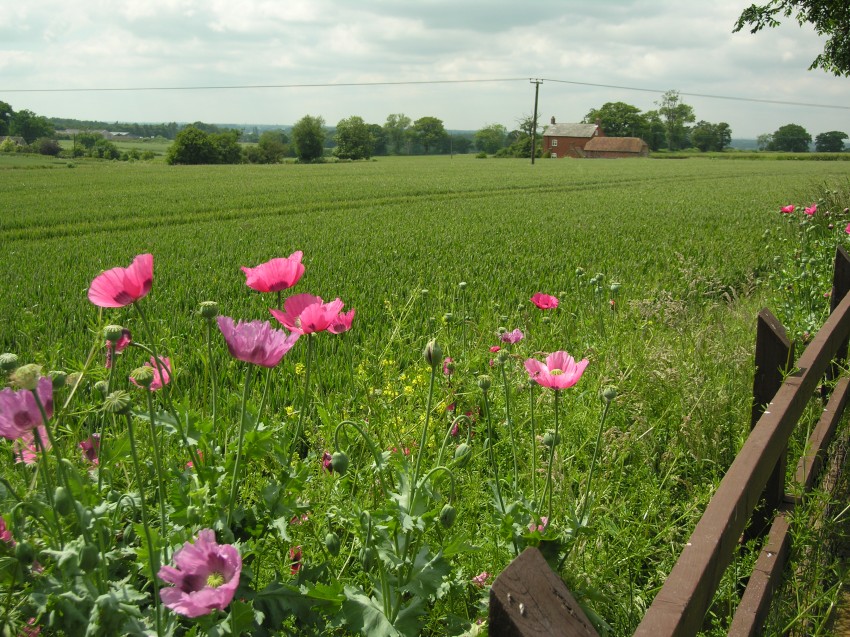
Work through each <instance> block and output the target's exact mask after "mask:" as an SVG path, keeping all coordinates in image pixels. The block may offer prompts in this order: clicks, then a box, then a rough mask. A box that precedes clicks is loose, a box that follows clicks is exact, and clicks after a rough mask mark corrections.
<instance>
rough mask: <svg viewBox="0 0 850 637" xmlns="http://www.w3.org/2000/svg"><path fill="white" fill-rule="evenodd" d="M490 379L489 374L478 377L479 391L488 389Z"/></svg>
mask: <svg viewBox="0 0 850 637" xmlns="http://www.w3.org/2000/svg"><path fill="white" fill-rule="evenodd" d="M491 382H492V381H491V380H490V377H489V376H479V377H478V387H480V388H481V391H487V390H488V389H490V384H491Z"/></svg>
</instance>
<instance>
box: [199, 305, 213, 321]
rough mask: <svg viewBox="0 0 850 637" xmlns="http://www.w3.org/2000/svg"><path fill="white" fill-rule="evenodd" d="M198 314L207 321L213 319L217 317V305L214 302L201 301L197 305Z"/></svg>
mask: <svg viewBox="0 0 850 637" xmlns="http://www.w3.org/2000/svg"><path fill="white" fill-rule="evenodd" d="M198 314H200V315H201V316H203V317H204V318H205V319H207V320H211V319H214V318H215V317H216V316H218V303H216V302H215V301H201V303H200V304H199V305H198Z"/></svg>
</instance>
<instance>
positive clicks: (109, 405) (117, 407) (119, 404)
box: [103, 389, 132, 414]
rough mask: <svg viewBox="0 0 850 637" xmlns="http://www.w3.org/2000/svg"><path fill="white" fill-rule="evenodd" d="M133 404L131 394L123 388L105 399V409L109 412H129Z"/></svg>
mask: <svg viewBox="0 0 850 637" xmlns="http://www.w3.org/2000/svg"><path fill="white" fill-rule="evenodd" d="M131 406H132V400H131V399H130V394H129V393H127V392H126V391H124V390H123V389H119V390H118V391H114V392H112V393H111V394H109V396H107V397H106V398H105V399H104V401H103V411H105V412H106V413H107V414H129V413H130V408H131Z"/></svg>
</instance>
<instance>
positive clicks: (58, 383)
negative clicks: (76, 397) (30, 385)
mask: <svg viewBox="0 0 850 637" xmlns="http://www.w3.org/2000/svg"><path fill="white" fill-rule="evenodd" d="M47 375H48V376H49V377H50V382H51V383H53V389H61V388H62V387H64V386H65V383H66V382H67V380H68V374H66V373H65V372H63V371H61V370H56V369H55V370H53V371H51V372H48V374H47Z"/></svg>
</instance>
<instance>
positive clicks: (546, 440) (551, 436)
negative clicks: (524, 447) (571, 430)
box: [543, 431, 561, 447]
mask: <svg viewBox="0 0 850 637" xmlns="http://www.w3.org/2000/svg"><path fill="white" fill-rule="evenodd" d="M559 442H561V436H560V435H558V436H557V437H555V433H554V432H552V431H547V432H546V433H545V434H543V444H544V445H546V446H547V447H551V446H552V445H553V444H555V445H557V444H558V443H559Z"/></svg>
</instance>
